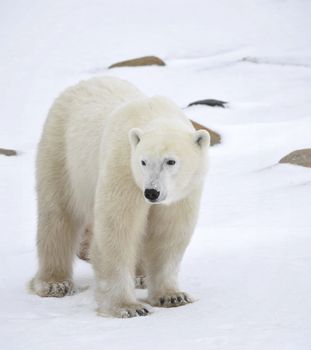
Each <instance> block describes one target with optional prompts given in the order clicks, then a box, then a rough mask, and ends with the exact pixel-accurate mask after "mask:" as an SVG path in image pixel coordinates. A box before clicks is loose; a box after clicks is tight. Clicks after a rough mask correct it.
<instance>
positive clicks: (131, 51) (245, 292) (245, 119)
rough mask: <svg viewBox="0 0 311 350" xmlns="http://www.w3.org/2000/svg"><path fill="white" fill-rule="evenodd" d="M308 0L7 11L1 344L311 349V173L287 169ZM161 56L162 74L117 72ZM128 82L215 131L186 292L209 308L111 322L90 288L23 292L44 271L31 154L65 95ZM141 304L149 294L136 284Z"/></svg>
mask: <svg viewBox="0 0 311 350" xmlns="http://www.w3.org/2000/svg"><path fill="white" fill-rule="evenodd" d="M310 18H311V1H308V0H305V1H304V0H270V1H265V0H253V1H247V0H235V1H230V0H227V1H225V0H217V1H216V0H214V1H212V0H200V1H199V0H191V1H184V0H183V1H181V0H167V1H164V0H157V1H155V0H148V1H144V0H132V1H121V0H97V1H96V0H89V1H87V0H64V1H63V0H58V1H57V0H54V1H52V0H51V1H46V0H44V1H39V0H37V1H35V0H29V1H25V0H24V1H23V0H20V1H18V0H12V1H10V0H1V2H0V147H3V148H13V149H16V150H18V151H19V152H20V154H19V155H18V156H17V157H5V156H1V155H0V228H1V233H0V249H1V251H0V261H1V263H0V278H1V286H0V348H1V349H3V350H11V349H13V350H17V349H23V350H25V349H27V350H28V349H46V350H48V349H53V350H55V349H109V350H110V349H121V348H122V349H143V348H144V349H190V348H191V349H209V350H214V349H221V350H229V349H230V350H233V349H243V350H244V349H245V350H250V349H251V350H256V349H258V350H259V349H260V350H262V349H265V350H287V349H290V350H293V349H297V350H310V349H311V278H310V276H311V169H310V168H303V167H298V166H294V165H284V164H282V165H280V164H277V163H278V161H279V159H280V158H282V157H283V156H285V155H286V154H287V153H289V152H291V151H293V150H296V149H300V148H308V147H309V148H310V146H311V21H310ZM143 55H157V56H159V57H161V58H162V59H164V60H165V62H166V63H167V66H165V67H156V66H153V67H143V68H117V69H112V70H108V69H107V67H108V66H109V65H110V64H112V63H114V62H117V61H120V60H123V59H130V58H135V57H139V56H143ZM106 74H108V75H115V76H118V77H121V78H125V79H127V80H129V81H131V82H132V83H134V84H136V85H137V86H138V87H139V88H140V89H141V90H143V91H144V92H145V93H147V94H148V95H153V94H162V95H167V96H168V97H170V98H172V99H173V100H175V101H176V102H177V103H178V104H179V105H180V106H181V107H186V106H187V104H188V103H189V102H192V101H194V100H197V99H203V98H216V99H222V100H225V101H228V102H229V104H230V107H229V108H226V109H221V108H211V107H204V106H200V107H199V106H196V107H191V108H187V109H185V112H186V113H187V115H188V116H189V117H190V118H193V119H194V120H197V121H199V122H200V123H202V124H204V125H206V126H208V127H211V128H212V129H214V130H216V131H218V132H219V133H220V134H221V135H222V137H223V143H222V144H221V145H219V146H215V147H213V148H212V149H211V151H210V158H211V164H210V172H209V175H208V177H207V183H206V188H205V190H204V195H203V203H202V209H201V216H200V220H199V222H198V225H197V229H196V232H195V234H194V237H193V240H192V242H191V244H190V246H189V248H188V250H187V254H186V256H185V259H184V261H183V264H182V270H181V275H180V277H181V285H182V288H183V289H184V290H187V291H188V292H190V293H191V294H192V295H193V296H195V297H196V298H197V299H198V301H197V302H196V303H194V304H192V305H189V306H185V307H181V308H176V309H157V308H156V309H155V312H154V313H153V314H152V315H151V316H149V317H144V318H134V319H128V320H122V319H121V320H120V319H105V318H99V317H97V316H96V314H95V311H94V309H95V303H94V299H93V291H94V288H93V287H94V282H93V273H92V270H91V267H90V266H89V265H88V264H87V263H85V262H82V261H77V262H76V268H75V281H76V282H77V284H79V285H90V288H89V289H88V290H87V291H85V292H83V293H81V294H78V295H75V296H72V297H66V298H63V299H50V298H49V299H44V298H39V297H36V296H33V295H29V294H27V293H26V289H25V285H26V282H27V281H28V280H29V279H30V278H31V276H32V275H33V274H34V272H35V270H36V251H35V232H36V202H35V192H34V185H35V182H34V158H35V152H36V145H37V143H38V139H39V136H40V132H41V128H42V125H43V122H44V120H45V117H46V114H47V111H48V108H49V106H50V105H51V103H52V101H53V99H54V98H55V97H56V96H57V95H58V94H59V93H60V91H61V90H63V89H64V88H66V87H67V86H68V85H71V84H74V83H76V82H78V81H79V80H81V79H86V78H89V77H92V76H95V75H106ZM138 296H139V297H140V298H145V297H146V292H145V291H139V292H138Z"/></svg>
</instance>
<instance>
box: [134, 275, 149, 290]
mask: <svg viewBox="0 0 311 350" xmlns="http://www.w3.org/2000/svg"><path fill="white" fill-rule="evenodd" d="M135 288H136V289H146V288H147V283H146V277H145V276H137V277H136V278H135Z"/></svg>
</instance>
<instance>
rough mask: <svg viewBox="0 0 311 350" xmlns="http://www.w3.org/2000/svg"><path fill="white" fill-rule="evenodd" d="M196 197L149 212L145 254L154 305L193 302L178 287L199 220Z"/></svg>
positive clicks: (152, 209)
mask: <svg viewBox="0 0 311 350" xmlns="http://www.w3.org/2000/svg"><path fill="white" fill-rule="evenodd" d="M194 196H195V194H193V195H192V197H191V198H187V199H184V200H182V201H181V202H178V203H175V204H171V205H169V206H163V205H154V206H152V208H151V210H150V216H149V221H148V232H147V239H146V243H145V250H144V252H145V264H146V268H147V286H148V294H149V302H150V304H151V305H153V306H159V307H176V306H182V305H185V304H189V303H192V302H193V301H194V300H193V299H192V297H191V296H190V295H189V294H187V293H185V292H183V291H181V290H180V289H179V286H178V272H179V266H180V263H181V260H182V257H183V255H184V252H185V250H186V248H187V246H188V244H189V241H190V238H191V236H192V233H193V230H194V227H195V223H196V220H197V208H198V199H196V198H195V197H194ZM193 197H194V198H193Z"/></svg>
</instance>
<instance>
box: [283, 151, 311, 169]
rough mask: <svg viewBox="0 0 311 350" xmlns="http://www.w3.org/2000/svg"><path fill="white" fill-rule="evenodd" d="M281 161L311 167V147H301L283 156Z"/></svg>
mask: <svg viewBox="0 0 311 350" xmlns="http://www.w3.org/2000/svg"><path fill="white" fill-rule="evenodd" d="M279 163H288V164H294V165H300V166H304V167H307V168H311V148H305V149H300V150H297V151H294V152H291V153H289V154H288V155H287V156H285V157H283V158H282V159H281V160H280V161H279Z"/></svg>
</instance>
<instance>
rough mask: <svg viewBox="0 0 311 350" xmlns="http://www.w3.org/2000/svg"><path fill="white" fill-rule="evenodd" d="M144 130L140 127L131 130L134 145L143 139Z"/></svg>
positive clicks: (130, 138) (130, 134) (130, 136)
mask: <svg viewBox="0 0 311 350" xmlns="http://www.w3.org/2000/svg"><path fill="white" fill-rule="evenodd" d="M142 134H143V131H142V130H140V129H138V128H133V129H131V130H130V131H129V140H130V144H131V146H132V147H136V146H137V145H138V143H139V141H140V140H141V137H142Z"/></svg>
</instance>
